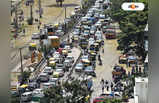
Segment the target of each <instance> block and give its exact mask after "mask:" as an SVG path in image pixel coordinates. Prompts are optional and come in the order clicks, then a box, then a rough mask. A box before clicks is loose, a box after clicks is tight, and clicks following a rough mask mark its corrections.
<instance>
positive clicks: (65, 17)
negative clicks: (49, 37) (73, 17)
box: [65, 7, 67, 34]
mask: <svg viewBox="0 0 159 103" xmlns="http://www.w3.org/2000/svg"><path fill="white" fill-rule="evenodd" d="M66 13H67V12H66V7H65V34H66V17H67V14H66Z"/></svg>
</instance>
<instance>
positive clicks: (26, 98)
mask: <svg viewBox="0 0 159 103" xmlns="http://www.w3.org/2000/svg"><path fill="white" fill-rule="evenodd" d="M31 99H32V92H25V93H23V94H22V95H21V101H23V102H27V101H31Z"/></svg>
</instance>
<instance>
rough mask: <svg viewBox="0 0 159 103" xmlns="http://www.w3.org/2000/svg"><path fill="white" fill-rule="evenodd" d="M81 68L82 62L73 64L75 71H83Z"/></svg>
mask: <svg viewBox="0 0 159 103" xmlns="http://www.w3.org/2000/svg"><path fill="white" fill-rule="evenodd" d="M83 68H84V66H83V64H82V63H78V64H76V66H75V72H81V71H83Z"/></svg>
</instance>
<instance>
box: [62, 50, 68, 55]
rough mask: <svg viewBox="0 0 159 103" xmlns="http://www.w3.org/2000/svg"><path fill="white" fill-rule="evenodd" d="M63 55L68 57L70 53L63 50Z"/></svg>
mask: <svg viewBox="0 0 159 103" xmlns="http://www.w3.org/2000/svg"><path fill="white" fill-rule="evenodd" d="M62 54H63V55H64V56H65V57H66V56H67V55H68V51H67V50H65V49H64V50H62Z"/></svg>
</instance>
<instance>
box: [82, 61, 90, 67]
mask: <svg viewBox="0 0 159 103" xmlns="http://www.w3.org/2000/svg"><path fill="white" fill-rule="evenodd" d="M83 65H84V66H85V67H86V66H90V65H91V62H90V61H89V60H83Z"/></svg>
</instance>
